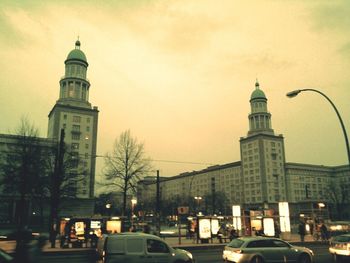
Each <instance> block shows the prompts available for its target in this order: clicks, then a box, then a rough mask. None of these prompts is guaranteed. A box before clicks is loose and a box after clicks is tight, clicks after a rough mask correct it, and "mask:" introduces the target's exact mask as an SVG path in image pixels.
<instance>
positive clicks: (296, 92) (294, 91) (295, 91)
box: [286, 89, 350, 166]
mask: <svg viewBox="0 0 350 263" xmlns="http://www.w3.org/2000/svg"><path fill="white" fill-rule="evenodd" d="M302 91H313V92H316V93H318V94H320V95H322V96H323V97H324V98H325V99H326V100H328V102H329V103H330V104H331V105H332V107H333V109H334V110H335V113H336V114H337V116H338V119H339V122H340V125H341V127H342V129H343V134H344V138H345V144H346V150H347V154H348V162H349V166H350V147H349V140H348V135H347V134H346V130H345V126H344V123H343V120H342V118H341V117H340V114H339V112H338V110H337V108H336V107H335V105H334V103H333V102H332V101H331V99H330V98H328V97H327V96H326V95H325V94H324V93H322V92H321V91H319V90H316V89H298V90H293V91H291V92H288V93H287V94H286V96H287V97H288V98H293V97H295V96H297V95H298V94H299V93H300V92H302Z"/></svg>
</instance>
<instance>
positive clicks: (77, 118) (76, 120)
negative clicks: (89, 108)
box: [73, 116, 81, 123]
mask: <svg viewBox="0 0 350 263" xmlns="http://www.w3.org/2000/svg"><path fill="white" fill-rule="evenodd" d="M80 119H81V117H80V116H73V122H78V123H79V122H80Z"/></svg>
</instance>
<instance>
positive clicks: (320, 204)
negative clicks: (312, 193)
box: [317, 203, 326, 217]
mask: <svg viewBox="0 0 350 263" xmlns="http://www.w3.org/2000/svg"><path fill="white" fill-rule="evenodd" d="M317 206H318V213H319V214H320V217H321V211H322V208H324V207H326V205H325V204H324V203H318V204H317Z"/></svg>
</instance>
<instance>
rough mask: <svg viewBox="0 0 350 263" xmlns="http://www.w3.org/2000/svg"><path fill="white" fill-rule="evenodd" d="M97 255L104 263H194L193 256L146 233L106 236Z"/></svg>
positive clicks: (101, 241)
mask: <svg viewBox="0 0 350 263" xmlns="http://www.w3.org/2000/svg"><path fill="white" fill-rule="evenodd" d="M97 253H98V255H99V258H100V259H101V260H102V262H104V263H119V262H120V263H126V262H127V263H194V262H195V261H194V259H193V257H192V254H191V253H190V252H188V251H186V250H183V249H174V248H172V247H170V246H169V245H168V244H167V243H165V242H164V241H163V240H162V239H161V238H159V237H157V236H154V235H150V234H144V233H133V232H125V233H120V234H110V235H104V236H103V237H102V238H101V239H100V240H99V242H98V245H97Z"/></svg>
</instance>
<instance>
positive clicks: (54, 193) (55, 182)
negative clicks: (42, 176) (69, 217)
mask: <svg viewBox="0 0 350 263" xmlns="http://www.w3.org/2000/svg"><path fill="white" fill-rule="evenodd" d="M64 136H65V132H64V129H61V136H60V142H59V148H58V151H57V154H56V157H55V166H54V172H53V177H52V178H51V207H50V220H49V228H50V229H49V234H50V242H51V247H52V248H54V247H55V243H56V235H57V232H58V231H57V229H58V226H59V222H58V209H59V203H60V186H61V182H62V172H63V157H64Z"/></svg>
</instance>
